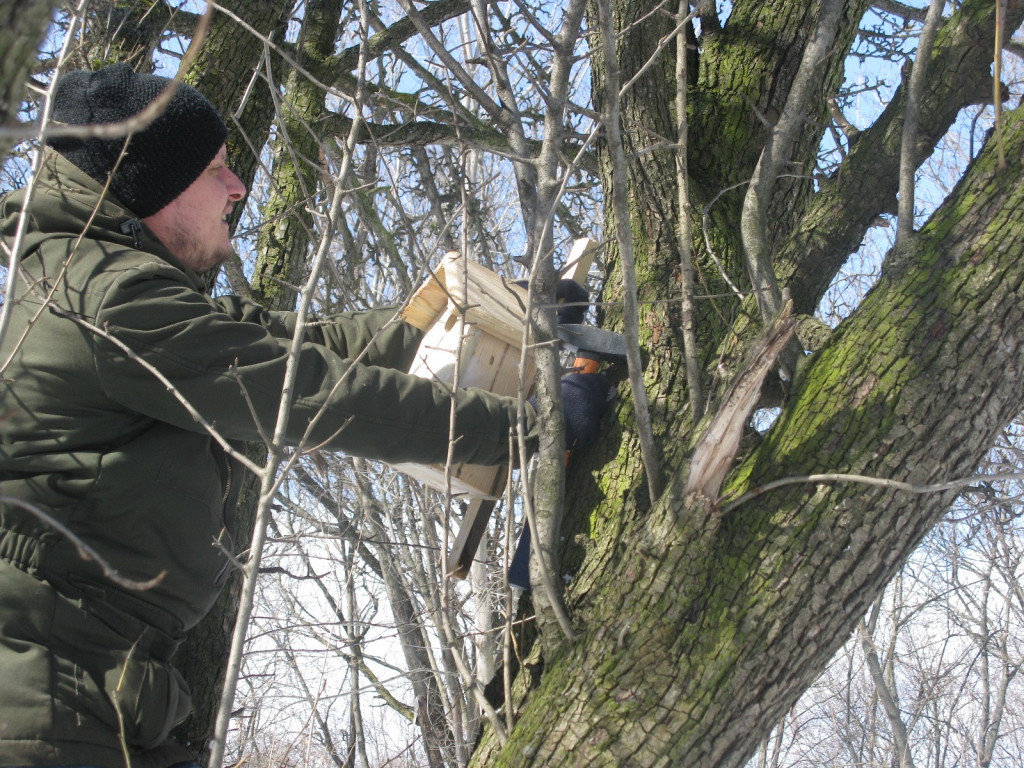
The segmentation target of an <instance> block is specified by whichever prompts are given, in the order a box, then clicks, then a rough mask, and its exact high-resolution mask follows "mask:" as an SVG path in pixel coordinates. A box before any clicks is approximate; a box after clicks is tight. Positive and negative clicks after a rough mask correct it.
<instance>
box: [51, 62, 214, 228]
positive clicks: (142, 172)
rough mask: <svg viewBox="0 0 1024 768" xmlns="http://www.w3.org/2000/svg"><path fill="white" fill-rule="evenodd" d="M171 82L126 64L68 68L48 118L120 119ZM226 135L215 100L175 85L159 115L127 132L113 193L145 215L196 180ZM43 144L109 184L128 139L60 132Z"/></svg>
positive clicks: (142, 106) (72, 120) (65, 120)
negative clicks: (137, 129) (68, 134)
mask: <svg viewBox="0 0 1024 768" xmlns="http://www.w3.org/2000/svg"><path fill="white" fill-rule="evenodd" d="M171 84H172V81H171V80H169V79H167V78H165V77H158V76H156V75H140V74H138V73H137V72H135V71H134V70H132V68H131V67H129V66H128V65H127V64H113V65H111V66H109V67H104V68H103V69H98V70H96V71H95V72H90V71H88V70H82V71H78V72H69V73H67V74H66V75H64V76H63V77H62V78H61V79H60V81H59V82H58V83H57V90H56V93H55V94H54V97H53V112H52V115H53V119H54V120H55V121H57V122H61V123H67V124H69V125H95V124H102V123H120V122H123V121H125V120H127V119H128V118H130V117H132V116H133V115H136V114H138V113H139V112H141V111H142V110H143V109H145V108H146V106H147V105H148V104H149V103H150V102H151V101H153V99H155V98H156V97H157V96H159V95H160V93H161V92H162V91H163V90H164V89H165V88H167V87H168V85H171ZM227 135H228V129H227V126H225V125H224V121H223V120H221V118H220V115H218V114H217V110H216V109H214V107H213V105H212V104H211V103H210V102H209V101H207V100H206V98H205V97H204V96H203V95H202V94H201V93H199V91H197V90H196V89H195V88H192V87H191V86H189V85H185V84H184V83H179V84H178V85H177V86H176V89H175V91H174V95H173V96H171V99H170V101H169V102H168V103H167V106H166V107H165V108H164V110H163V112H162V113H161V114H160V115H159V117H157V118H156V119H155V120H153V122H151V123H150V124H149V125H148V126H147V127H146V129H145V130H143V131H140V132H138V133H136V134H133V135H132V137H131V139H130V140H129V142H128V150H127V152H126V153H125V156H124V157H123V158H122V159H121V162H120V164H118V166H117V172H116V173H115V174H114V177H113V180H112V181H111V183H110V191H111V192H112V193H113V194H114V196H116V197H117V199H118V200H119V201H120V202H121V203H123V204H124V205H126V206H127V207H128V208H129V209H131V211H132V212H133V213H134V214H135V215H137V216H139V217H140V218H145V217H146V216H150V215H151V214H154V213H156V212H157V211H159V210H160V209H161V208H163V207H164V206H165V205H167V204H168V203H169V202H171V201H172V200H174V198H176V197H177V196H178V195H180V194H181V193H182V192H184V191H185V190H186V189H187V188H188V187H189V185H191V184H192V182H193V181H195V180H196V179H197V178H199V174H201V173H202V172H203V170H204V169H205V168H206V167H207V166H208V165H209V164H210V161H211V160H213V158H214V157H215V156H216V154H217V152H218V151H219V150H220V148H221V147H222V146H223V145H224V141H225V139H227ZM47 143H48V144H49V145H50V146H51V147H53V148H54V149H55V150H57V151H58V152H60V153H61V154H62V155H64V157H66V158H67V159H68V160H70V161H71V162H72V163H74V164H75V165H77V166H78V167H79V168H81V169H82V170H83V171H85V172H86V173H87V174H89V175H90V176H92V177H93V178H94V179H96V181H98V182H99V183H101V184H106V182H107V177H108V176H109V175H110V172H111V171H112V170H113V169H114V165H115V164H116V163H117V158H118V157H119V156H120V154H121V150H122V148H123V147H124V144H125V137H124V136H119V137H117V138H101V137H89V138H73V137H68V136H65V137H54V138H51V139H48V141H47Z"/></svg>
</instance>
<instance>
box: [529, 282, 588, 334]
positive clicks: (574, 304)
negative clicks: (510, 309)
mask: <svg viewBox="0 0 1024 768" xmlns="http://www.w3.org/2000/svg"><path fill="white" fill-rule="evenodd" d="M529 284H530V281H529V280H516V285H518V286H519V287H520V288H527V287H529ZM555 301H556V302H558V306H557V307H555V316H556V317H557V318H558V324H559V325H578V324H579V323H582V322H583V321H584V320H585V319H586V317H587V306H588V303H589V301H590V294H589V293H588V292H587V289H586V288H584V287H583V286H582V285H580V284H579V283H577V282H576V281H575V280H564V279H563V280H559V281H558V286H557V287H556V288H555Z"/></svg>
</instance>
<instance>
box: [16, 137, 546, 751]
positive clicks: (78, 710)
mask: <svg viewBox="0 0 1024 768" xmlns="http://www.w3.org/2000/svg"><path fill="white" fill-rule="evenodd" d="M100 192H101V189H100V187H99V186H98V185H97V184H96V182H95V181H93V180H92V179H91V178H89V177H88V176H87V175H86V174H84V173H83V172H82V171H80V170H79V169H78V168H76V167H75V166H74V165H71V164H70V163H68V162H67V161H66V160H65V159H64V158H62V157H61V156H60V155H57V154H56V153H52V152H50V153H48V155H47V161H46V165H45V171H44V172H43V173H42V174H41V176H40V179H39V186H38V188H37V190H36V193H35V196H34V199H33V203H32V207H31V214H30V219H29V225H28V229H27V236H26V237H25V239H24V244H23V246H22V248H21V253H22V271H21V273H20V275H19V281H18V285H17V298H16V300H15V302H14V304H13V306H12V315H11V324H10V327H9V328H8V330H7V333H6V335H5V337H4V338H3V340H2V344H0V365H2V366H4V367H3V369H2V371H0V681H3V683H2V685H0V766H2V765H75V764H79V765H94V766H124V765H125V764H126V759H125V756H124V754H123V750H122V745H121V739H120V735H122V734H123V735H124V737H125V743H126V745H127V751H128V753H129V754H130V757H131V765H132V766H139V767H140V768H144V767H146V766H152V767H153V768H157V767H158V766H162V765H170V764H173V763H174V762H177V761H180V760H187V759H189V757H190V756H189V755H188V754H185V753H184V752H182V751H179V749H178V748H176V747H175V746H174V745H172V744H170V743H169V742H167V741H166V739H167V734H168V732H169V731H170V729H171V728H172V727H173V726H174V725H175V724H176V723H178V722H180V721H181V720H182V719H184V717H185V716H186V715H187V713H188V709H189V698H188V692H187V690H186V688H185V686H184V683H183V681H182V680H181V678H180V676H179V675H178V674H177V672H176V671H175V670H174V669H173V667H171V666H170V664H169V663H168V662H169V660H170V657H171V655H172V654H173V652H174V649H175V648H176V646H177V644H178V642H179V641H180V639H181V637H182V635H183V633H184V632H185V631H186V630H187V629H189V628H190V627H192V626H193V625H195V624H196V623H197V622H198V621H199V619H200V618H201V617H202V616H203V615H204V613H205V612H206V611H207V610H208V609H209V607H210V605H211V604H212V602H213V601H214V599H215V598H216V596H217V594H218V591H219V589H220V587H221V586H222V584H223V583H224V580H225V578H226V576H227V572H228V570H227V560H226V558H225V556H224V555H223V554H222V553H221V552H220V550H219V549H218V548H217V547H215V546H213V542H215V541H218V542H220V543H221V544H224V545H225V546H227V547H230V546H231V541H232V540H231V535H232V532H233V525H232V518H233V508H234V504H235V494H236V492H237V488H238V478H239V471H240V467H239V466H238V465H237V464H236V462H235V461H234V460H233V459H231V458H230V457H229V456H228V454H227V453H226V452H225V450H224V449H223V448H222V447H221V445H220V444H219V443H218V441H217V440H215V439H213V438H212V437H211V436H210V434H209V432H208V430H207V429H206V428H205V427H204V426H202V424H201V423H200V422H199V421H198V420H197V418H196V416H194V415H193V413H191V412H190V408H191V409H194V411H195V412H196V413H197V415H198V416H200V417H201V418H202V419H203V420H205V422H206V423H207V424H210V425H214V427H215V429H216V430H217V432H218V433H219V434H220V435H221V436H222V437H223V438H225V439H226V440H228V441H231V442H233V443H234V442H237V441H245V440H260V439H261V435H263V434H270V433H272V432H273V430H274V424H275V420H276V418H277V412H278V405H279V402H280V398H281V388H282V382H283V380H284V374H285V365H286V358H287V354H288V349H289V345H290V340H291V336H292V331H293V329H294V324H295V317H294V315H292V314H290V313H276V312H267V311H265V310H263V309H261V308H260V307H258V306H256V305H254V304H252V303H250V302H248V301H246V300H244V299H239V298H235V297H225V298H219V299H212V298H209V297H208V296H205V295H204V294H203V293H202V284H201V282H200V281H199V279H198V278H197V276H196V275H195V274H193V273H192V272H191V271H190V270H189V269H188V268H186V267H184V266H183V265H182V264H181V263H180V262H179V261H177V259H176V258H175V257H174V256H173V255H172V254H171V253H169V252H168V251H167V250H166V249H165V248H163V246H162V245H161V244H160V242H159V241H158V240H156V238H155V237H154V236H153V235H152V233H150V232H149V231H148V230H147V229H146V228H145V227H144V226H142V224H141V222H139V221H138V220H137V219H135V218H134V217H133V215H132V214H131V213H130V212H129V211H127V210H126V209H124V208H123V207H121V206H120V205H119V204H118V203H117V202H116V201H115V200H113V199H111V198H109V197H108V198H106V199H104V200H102V201H101V197H100ZM22 204H23V193H22V192H15V193H13V194H10V195H8V196H7V197H6V198H4V199H2V200H0V234H2V235H3V237H4V238H5V242H6V243H7V244H8V245H10V244H11V242H12V240H13V237H14V233H15V230H16V227H17V225H18V221H19V219H20V210H21V207H22ZM393 315H394V310H393V309H389V310H376V311H370V312H363V313H349V314H341V315H337V316H333V317H330V318H328V319H326V320H325V321H323V322H321V323H317V324H315V325H312V326H310V327H308V328H307V330H306V332H305V337H304V344H303V347H302V350H301V357H300V361H299V365H298V377H297V380H296V383H295V398H294V406H293V407H292V408H291V417H290V420H289V426H288V440H289V442H290V443H292V444H298V443H299V442H300V441H302V442H303V443H304V444H305V445H310V446H313V445H323V446H325V447H326V448H329V449H333V450H341V451H347V452H351V453H353V454H357V455H360V456H364V457H367V458H374V459H382V460H385V461H391V462H418V463H425V462H437V461H443V460H444V459H445V457H446V454H447V452H448V434H449V418H450V412H451V399H450V394H449V392H448V391H447V390H445V389H443V388H441V387H439V386H437V385H434V384H432V383H431V382H428V381H426V380H424V379H419V378H416V377H413V376H409V375H407V374H405V373H400V372H399V371H403V370H406V369H407V367H408V365H409V363H410V362H411V360H412V356H413V353H414V351H415V349H416V346H417V344H418V342H419V340H420V338H421V333H420V332H419V331H417V330H416V329H414V328H412V327H411V326H409V325H407V324H405V323H402V322H392V323H391V324H390V325H388V322H389V321H390V320H391V319H392V316H393ZM385 326H386V327H385ZM357 356H359V359H358V361H354V360H353V358H356V357H357ZM154 370H155V371H156V372H158V374H159V375H157V373H154ZM172 387H173V390H175V391H176V392H177V393H178V395H180V397H182V398H184V400H186V401H187V403H188V404H189V406H190V408H189V407H186V406H185V405H183V404H182V402H181V401H180V400H179V397H178V396H176V395H175V393H174V392H172ZM515 413H516V404H515V402H514V401H513V400H510V399H508V398H499V397H496V396H494V395H490V394H488V393H485V392H481V391H461V392H459V393H457V397H456V408H455V430H456V432H457V433H458V434H459V435H461V438H460V439H459V440H458V441H457V442H456V445H455V459H456V460H457V461H469V462H473V463H478V464H497V463H503V462H505V461H506V460H507V446H508V434H509V430H510V429H511V427H512V425H513V424H514V423H515ZM531 418H532V412H531ZM31 510H36V511H38V512H41V513H44V514H45V515H47V516H49V517H50V518H52V519H53V520H55V521H56V522H57V523H59V524H60V525H62V526H66V528H67V529H68V530H70V531H71V532H72V533H73V534H74V535H75V536H76V537H78V538H79V539H81V540H82V541H83V542H85V543H86V544H88V545H89V546H90V547H92V548H93V549H94V550H95V551H96V552H98V553H99V554H100V555H101V556H102V557H103V558H105V559H106V560H107V561H108V562H109V563H110V564H111V565H112V566H113V567H114V568H115V569H116V570H117V572H118V573H119V574H120V575H121V576H123V577H125V578H128V579H134V580H148V579H152V578H154V577H157V576H160V577H161V578H160V580H159V583H158V584H157V585H156V586H154V587H153V588H151V589H148V590H145V591H131V590H127V589H124V588H120V587H118V586H115V585H114V584H113V583H112V582H111V581H110V580H109V579H108V578H106V577H105V576H104V574H103V572H102V571H101V570H100V568H99V567H98V566H97V565H96V563H95V562H93V561H89V560H86V559H83V557H82V556H81V554H80V553H79V552H78V551H77V550H76V547H75V544H74V543H72V542H71V541H70V540H69V539H68V538H67V537H66V536H65V535H63V534H62V533H61V532H60V531H58V530H57V529H56V528H55V527H54V526H53V525H51V524H49V523H47V522H44V521H43V520H42V519H41V518H40V517H39V516H37V515H36V514H34V513H33V512H32V511H31Z"/></svg>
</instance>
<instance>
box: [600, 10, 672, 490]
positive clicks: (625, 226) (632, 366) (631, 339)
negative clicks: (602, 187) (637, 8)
mask: <svg viewBox="0 0 1024 768" xmlns="http://www.w3.org/2000/svg"><path fill="white" fill-rule="evenodd" d="M597 5H598V15H599V20H600V21H599V23H600V26H601V42H602V47H603V49H604V64H605V81H606V82H605V89H606V93H607V96H606V98H607V99H608V105H607V107H606V109H605V111H604V114H603V115H602V122H603V123H604V127H605V132H606V134H605V137H606V140H607V143H608V151H609V152H610V153H611V159H612V209H613V213H614V216H615V238H616V241H617V242H618V246H619V256H620V258H621V259H622V294H623V302H624V306H623V313H622V314H623V331H624V334H623V335H624V336H625V337H626V366H627V368H628V371H629V388H630V391H631V393H632V396H633V408H634V414H635V420H636V429H637V435H638V437H639V440H640V454H641V457H642V458H643V463H644V470H645V471H646V473H647V488H648V492H649V493H650V496H651V502H652V503H653V502H656V501H657V500H658V498H659V497H660V496H661V490H662V483H661V469H660V467H659V466H658V459H657V447H656V445H655V442H654V429H653V426H652V423H651V413H650V409H649V407H648V404H647V390H646V389H645V387H644V381H643V363H642V362H641V360H640V327H639V318H638V311H637V286H636V257H635V254H634V253H633V229H632V227H631V226H630V221H629V200H628V197H627V196H628V193H629V180H628V178H627V175H626V153H625V150H624V148H623V146H622V129H621V127H620V125H619V121H620V117H621V115H620V112H619V109H620V100H619V65H618V54H617V52H616V50H615V36H614V33H613V30H612V24H613V21H612V15H611V9H610V7H609V3H608V0H598V4H597Z"/></svg>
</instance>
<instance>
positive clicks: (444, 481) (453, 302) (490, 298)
mask: <svg viewBox="0 0 1024 768" xmlns="http://www.w3.org/2000/svg"><path fill="white" fill-rule="evenodd" d="M402 319H403V320H405V321H406V322H408V323H410V324H411V325H414V326H416V327H417V328H419V329H420V330H422V331H425V332H426V336H425V337H424V338H423V341H422V342H421V343H420V348H419V352H417V354H416V360H415V361H414V362H413V364H412V367H411V368H410V369H409V373H412V374H415V375H416V376H422V377H424V378H430V379H436V380H437V381H440V382H442V383H443V384H446V385H448V386H453V385H455V384H456V383H457V384H458V386H459V387H479V388H480V389H486V390H488V391H490V392H494V393H496V394H499V395H508V396H510V397H515V396H516V395H517V394H518V393H519V380H520V376H519V363H520V360H521V359H522V344H523V338H524V335H525V334H524V328H525V325H526V289H524V288H520V287H519V286H517V285H514V284H513V283H511V282H509V281H507V280H505V279H504V278H502V277H501V276H500V275H498V274H496V273H494V272H492V271H491V270H489V269H487V268H486V267H482V266H480V265H479V264H476V263H474V262H473V261H470V260H469V259H468V258H465V257H464V256H461V255H459V254H457V253H449V254H447V255H446V256H445V257H444V259H443V260H442V261H441V263H440V264H439V265H438V267H437V269H436V270H435V271H434V274H433V276H432V277H431V278H430V279H428V280H427V281H426V282H425V283H424V284H423V285H422V286H420V288H419V289H418V290H417V291H416V293H415V294H413V297H412V299H411V300H410V301H409V305H408V306H407V307H406V308H405V309H404V310H403V311H402ZM456 373H457V374H458V379H457V381H456ZM524 376H525V378H524V380H525V381H526V382H528V387H530V388H532V386H533V379H534V360H533V352H532V350H527V355H526V370H525V372H524ZM527 394H530V392H529V391H527ZM396 468H397V469H399V470H401V471H402V472H405V473H406V474H407V475H409V476H411V477H414V478H415V479H417V480H420V481H422V482H424V483H426V484H428V485H430V486H431V487H433V488H436V489H438V490H440V491H447V490H448V487H449V485H448V482H449V473H448V472H447V471H446V468H445V466H444V465H442V464H431V465H423V464H399V465H396ZM507 475H508V468H507V467H485V466H480V465H475V464H459V465H456V466H453V467H451V472H450V480H451V491H452V493H453V494H458V495H466V496H471V497H474V498H497V497H499V496H500V495H501V493H502V490H503V488H504V485H505V478H506V477H507Z"/></svg>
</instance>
